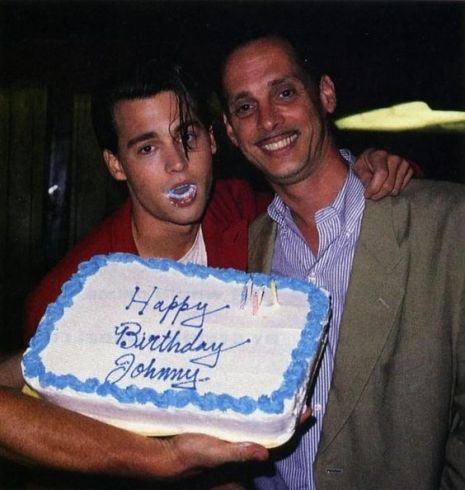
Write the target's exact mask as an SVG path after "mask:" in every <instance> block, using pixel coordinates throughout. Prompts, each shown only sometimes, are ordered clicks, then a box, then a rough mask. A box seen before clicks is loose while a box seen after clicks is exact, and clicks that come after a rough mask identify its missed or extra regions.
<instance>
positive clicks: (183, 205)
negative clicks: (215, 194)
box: [104, 92, 216, 225]
mask: <svg viewBox="0 0 465 490" xmlns="http://www.w3.org/2000/svg"><path fill="white" fill-rule="evenodd" d="M114 121H115V128H116V132H117V134H118V154H117V155H113V154H112V153H111V152H109V151H108V150H106V151H105V152H104V157H105V161H106V163H107V166H108V168H109V170H110V173H111V174H112V176H113V177H114V178H116V179H117V180H126V181H127V184H128V187H129V192H130V195H131V198H132V202H133V207H134V211H135V212H137V213H139V214H142V216H144V217H147V218H149V219H151V220H153V219H154V220H155V221H158V222H159V223H160V224H164V225H166V224H167V223H174V224H177V225H188V224H193V223H197V222H199V221H200V219H201V217H202V214H203V212H204V210H205V207H206V205H207V200H208V196H209V193H210V188H211V181H212V169H211V166H212V154H213V153H215V151H216V145H215V141H214V138H213V135H212V134H211V133H209V132H208V131H207V130H206V129H205V128H204V127H203V126H202V125H201V124H200V123H199V122H198V121H191V124H190V125H189V127H188V144H189V147H190V149H189V151H188V158H187V157H186V154H185V151H184V147H183V145H182V139H181V129H182V128H180V126H179V124H180V123H179V113H178V104H177V100H176V96H175V95H174V93H173V92H160V93H159V94H157V95H155V96H153V97H149V98H144V99H136V100H123V101H120V102H118V103H117V104H116V105H115V108H114Z"/></svg>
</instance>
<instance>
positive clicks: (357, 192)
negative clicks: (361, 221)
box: [268, 169, 365, 232]
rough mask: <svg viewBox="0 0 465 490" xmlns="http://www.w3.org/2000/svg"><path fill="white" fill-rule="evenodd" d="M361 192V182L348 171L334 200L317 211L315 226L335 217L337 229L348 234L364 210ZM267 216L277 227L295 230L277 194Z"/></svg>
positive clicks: (362, 190) (362, 188)
mask: <svg viewBox="0 0 465 490" xmlns="http://www.w3.org/2000/svg"><path fill="white" fill-rule="evenodd" d="M363 192H364V187H363V184H362V182H361V181H360V180H359V179H358V177H357V176H356V175H355V174H354V172H353V171H352V169H349V172H348V174H347V178H346V180H345V182H344V185H343V186H342V188H341V189H340V190H339V192H338V194H337V196H336V198H335V200H334V201H333V202H332V203H331V204H330V205H329V206H327V207H325V208H323V209H320V210H319V211H317V213H316V215H315V220H316V224H317V225H319V224H320V223H322V222H324V221H325V220H326V219H329V218H330V217H336V219H337V220H338V221H339V224H340V227H338V228H339V229H342V230H345V231H346V232H350V231H351V230H352V229H353V228H354V226H355V224H356V223H357V218H358V217H359V216H360V214H361V213H362V211H363V208H364V203H365V201H364V198H363ZM268 215H269V216H270V218H271V219H273V220H274V221H276V223H277V224H278V226H286V227H290V228H292V229H295V228H296V225H295V223H294V219H293V217H292V214H291V211H290V209H289V207H288V206H287V205H286V204H285V203H284V202H283V200H282V199H281V198H280V197H279V196H278V195H277V194H276V195H275V197H274V198H273V201H272V202H271V204H270V205H269V206H268Z"/></svg>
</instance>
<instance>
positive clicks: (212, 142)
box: [208, 126, 218, 155]
mask: <svg viewBox="0 0 465 490" xmlns="http://www.w3.org/2000/svg"><path fill="white" fill-rule="evenodd" d="M208 135H209V136H210V148H211V152H212V155H214V154H215V153H216V150H217V149H218V146H217V144H216V139H215V133H214V131H213V127H212V126H210V129H209V130H208Z"/></svg>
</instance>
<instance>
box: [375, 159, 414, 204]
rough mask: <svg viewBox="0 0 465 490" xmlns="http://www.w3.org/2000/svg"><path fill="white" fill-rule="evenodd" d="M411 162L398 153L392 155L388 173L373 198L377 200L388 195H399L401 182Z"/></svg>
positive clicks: (389, 160) (388, 164) (388, 163)
mask: <svg viewBox="0 0 465 490" xmlns="http://www.w3.org/2000/svg"><path fill="white" fill-rule="evenodd" d="M408 166H409V164H408V162H407V161H406V160H404V159H403V158H401V157H399V156H397V155H390V156H389V158H388V162H387V168H388V175H387V177H386V179H385V180H384V182H383V184H382V185H381V186H380V187H379V189H377V190H376V191H375V192H373V194H372V195H371V197H370V198H371V199H372V200H374V201H377V200H379V199H382V198H383V197H386V196H388V195H393V196H395V195H397V194H398V193H399V192H400V189H401V183H402V181H403V178H404V176H405V173H406V172H407V168H408Z"/></svg>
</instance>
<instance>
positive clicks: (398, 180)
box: [391, 159, 410, 196]
mask: <svg viewBox="0 0 465 490" xmlns="http://www.w3.org/2000/svg"><path fill="white" fill-rule="evenodd" d="M409 168H410V164H409V163H408V161H407V160H405V159H402V160H401V162H400V164H399V166H398V168H397V170H396V171H395V170H393V171H395V172H396V174H395V182H394V186H393V188H392V190H391V194H392V195H393V196H397V195H398V194H399V192H400V191H401V190H402V184H403V182H404V179H405V177H406V176H407V174H408V171H409Z"/></svg>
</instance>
